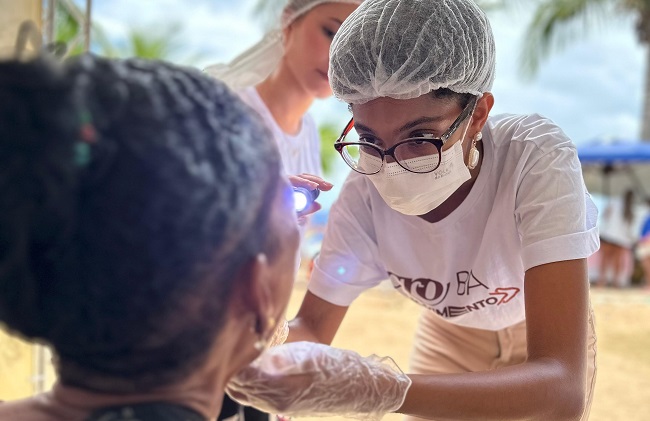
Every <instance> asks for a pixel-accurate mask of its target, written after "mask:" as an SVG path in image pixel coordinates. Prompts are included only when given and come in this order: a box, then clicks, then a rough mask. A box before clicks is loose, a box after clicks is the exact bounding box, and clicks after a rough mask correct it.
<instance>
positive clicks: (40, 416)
mask: <svg viewBox="0 0 650 421" xmlns="http://www.w3.org/2000/svg"><path fill="white" fill-rule="evenodd" d="M57 419H60V418H58V417H57V416H56V415H55V414H54V413H53V412H52V411H49V410H48V409H47V405H44V402H43V399H42V397H41V396H36V397H32V398H26V399H21V400H17V401H11V402H0V420H13V421H23V420H24V421H55V420H57Z"/></svg>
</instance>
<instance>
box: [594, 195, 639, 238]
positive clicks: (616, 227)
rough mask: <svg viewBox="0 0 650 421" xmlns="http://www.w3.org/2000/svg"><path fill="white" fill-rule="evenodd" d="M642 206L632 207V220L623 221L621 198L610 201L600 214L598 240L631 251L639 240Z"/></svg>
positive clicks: (623, 211)
mask: <svg viewBox="0 0 650 421" xmlns="http://www.w3.org/2000/svg"><path fill="white" fill-rule="evenodd" d="M642 209H643V207H642V206H633V208H632V220H631V221H627V220H626V219H625V215H624V213H625V209H624V203H623V200H622V198H620V197H617V198H613V199H610V201H609V203H608V204H607V207H606V208H605V210H604V211H603V213H602V217H601V221H600V238H602V239H603V241H609V242H610V243H614V244H617V245H619V246H621V247H625V248H628V249H631V248H632V247H633V246H634V244H635V243H636V242H637V241H638V240H639V233H640V232H641V224H642V223H643V218H642V217H643V215H644V214H645V213H644V212H643V210H642Z"/></svg>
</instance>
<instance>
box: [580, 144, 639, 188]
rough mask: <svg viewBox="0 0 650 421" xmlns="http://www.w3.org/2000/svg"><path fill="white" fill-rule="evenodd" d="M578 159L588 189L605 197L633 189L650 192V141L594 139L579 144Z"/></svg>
mask: <svg viewBox="0 0 650 421" xmlns="http://www.w3.org/2000/svg"><path fill="white" fill-rule="evenodd" d="M578 158H579V159H580V163H581V164H582V170H583V171H582V174H583V176H584V179H585V183H586V185H587V188H588V189H589V191H590V192H592V193H600V194H604V195H606V196H609V195H621V194H624V192H625V191H626V190H629V189H632V190H634V191H635V192H636V193H637V194H638V195H639V197H647V196H648V192H650V143H648V142H632V141H615V142H609V143H606V142H602V141H595V142H591V143H585V144H582V145H580V146H578Z"/></svg>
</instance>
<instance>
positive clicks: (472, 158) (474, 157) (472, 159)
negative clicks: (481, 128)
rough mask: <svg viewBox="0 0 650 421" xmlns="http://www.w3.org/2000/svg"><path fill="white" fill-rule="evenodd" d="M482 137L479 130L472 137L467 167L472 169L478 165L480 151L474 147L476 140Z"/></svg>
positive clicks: (478, 140)
mask: <svg viewBox="0 0 650 421" xmlns="http://www.w3.org/2000/svg"><path fill="white" fill-rule="evenodd" d="M481 139H483V134H482V133H481V132H478V133H476V135H475V136H474V138H473V139H472V147H471V149H470V150H469V159H468V161H469V162H468V163H467V168H469V169H470V170H473V169H474V168H476V166H477V165H478V160H479V158H480V157H481V153H480V152H479V151H478V149H477V148H476V142H480V141H481Z"/></svg>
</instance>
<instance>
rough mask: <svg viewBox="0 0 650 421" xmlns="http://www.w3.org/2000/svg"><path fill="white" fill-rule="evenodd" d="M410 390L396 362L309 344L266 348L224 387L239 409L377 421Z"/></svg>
mask: <svg viewBox="0 0 650 421" xmlns="http://www.w3.org/2000/svg"><path fill="white" fill-rule="evenodd" d="M410 386H411V379H409V378H408V376H406V375H405V374H404V373H403V372H402V371H401V370H400V369H399V367H397V365H396V364H395V362H394V361H393V360H392V359H390V358H388V357H386V358H379V357H377V356H375V355H372V356H370V357H367V358H364V357H362V356H360V355H359V354H357V353H356V352H353V351H348V350H344V349H337V348H332V347H330V346H327V345H322V344H317V343H312V342H292V343H288V344H285V345H280V346H277V347H274V348H270V349H268V350H267V351H265V352H264V353H262V355H260V357H259V358H258V359H257V360H255V361H254V362H253V363H252V364H251V365H250V366H248V367H246V368H245V369H244V370H242V371H241V372H239V373H238V374H237V375H236V376H235V377H234V378H233V379H231V381H230V383H229V384H228V387H227V393H228V394H229V395H230V397H231V398H233V399H234V400H236V401H237V402H239V403H241V404H242V405H247V406H254V407H256V408H258V409H260V410H262V411H265V412H269V413H276V414H277V413H281V414H283V415H289V416H296V417H300V416H312V417H313V416H344V417H349V418H360V419H374V420H378V419H380V418H381V417H382V416H383V415H384V414H386V413H388V412H392V411H395V410H397V409H399V408H400V406H402V403H403V402H404V398H405V397H406V392H407V391H408V388H409V387H410Z"/></svg>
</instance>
